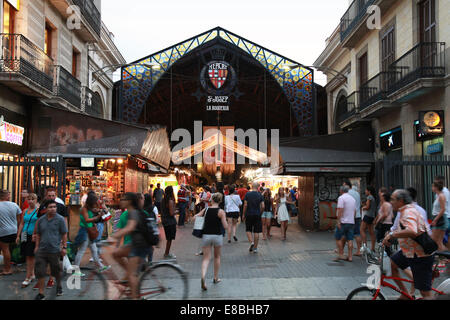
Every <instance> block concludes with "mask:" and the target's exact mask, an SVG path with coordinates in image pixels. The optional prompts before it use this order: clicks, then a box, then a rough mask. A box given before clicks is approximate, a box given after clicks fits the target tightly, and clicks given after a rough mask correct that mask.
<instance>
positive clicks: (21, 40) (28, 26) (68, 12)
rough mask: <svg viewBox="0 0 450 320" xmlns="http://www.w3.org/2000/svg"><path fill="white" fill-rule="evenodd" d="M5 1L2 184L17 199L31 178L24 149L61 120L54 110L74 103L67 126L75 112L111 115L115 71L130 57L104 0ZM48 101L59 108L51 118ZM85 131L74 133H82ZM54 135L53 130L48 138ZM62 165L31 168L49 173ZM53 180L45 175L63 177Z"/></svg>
mask: <svg viewBox="0 0 450 320" xmlns="http://www.w3.org/2000/svg"><path fill="white" fill-rule="evenodd" d="M0 9H1V12H0V17H1V21H0V23H1V28H2V32H1V36H0V49H1V51H0V168H1V169H0V188H3V189H8V190H10V191H11V192H12V196H13V199H14V198H17V196H18V194H19V190H20V188H22V187H26V185H29V184H27V182H29V181H27V179H28V177H27V172H28V171H27V168H31V162H30V161H31V160H26V159H25V158H24V157H25V156H30V153H33V151H34V150H33V142H34V141H33V139H32V138H33V137H35V136H36V134H35V133H36V132H37V131H38V130H41V129H42V130H47V128H50V127H51V125H52V123H53V124H54V123H55V120H54V119H52V117H51V116H55V117H56V113H57V112H63V111H65V112H67V111H68V112H69V113H68V115H69V116H67V117H66V119H65V122H66V123H67V126H69V125H71V124H72V123H71V122H70V118H71V116H70V115H72V114H81V115H86V116H91V117H97V118H102V119H106V120H108V119H111V110H112V90H113V86H114V83H113V76H112V72H113V71H114V70H115V69H117V68H118V66H119V65H122V64H124V63H125V59H124V58H123V57H122V55H121V54H120V52H119V51H118V50H117V47H116V46H115V44H114V39H113V35H112V33H111V32H110V31H109V30H108V29H107V27H106V26H105V24H103V23H102V20H101V1H100V0H95V1H92V0H67V1H65V0H64V1H61V0H58V1H52V0H21V1H17V0H2V1H0ZM41 108H50V109H49V110H54V111H50V112H49V114H50V115H51V116H50V117H49V116H47V117H46V118H45V117H44V115H42V114H41V113H40V110H41ZM70 112H71V113H70ZM42 117H44V118H42ZM33 118H34V119H39V121H38V122H39V126H38V127H34V128H33V126H32V124H33V121H32V120H33ZM41 118H42V119H41ZM41 120H42V121H41ZM69 129H70V128H69ZM33 131H34V132H33ZM79 132H80V131H79V130H78V131H77V132H75V133H74V134H75V135H76V136H77V137H76V138H78V140H81V139H82V137H81V136H80V134H79ZM61 134H63V135H64V134H65V137H66V138H65V139H66V140H67V141H69V140H70V141H72V140H74V139H73V137H69V135H68V134H67V131H64V130H63V131H62V133H61ZM54 138H55V137H53V136H51V135H50V134H48V136H47V142H49V141H52V139H54ZM97 138H98V137H97ZM83 139H85V140H88V139H89V137H87V136H86V135H85V137H84V138H83ZM50 143H52V142H50ZM62 153H64V152H62ZM59 154H61V152H60V153H59ZM47 163H51V162H47V161H43V164H47ZM27 166H28V167H27ZM55 170H56V171H58V170H59V169H58V170H57V168H56V167H51V168H50V167H49V168H46V169H45V170H44V169H42V170H36V169H33V170H31V171H30V172H33V174H37V173H39V175H40V174H41V172H42V174H43V175H45V176H46V177H49V176H51V175H54V172H55ZM38 171H39V172H38ZM60 176H61V177H62V175H60ZM30 179H31V178H30ZM46 179H47V178H46ZM50 180H51V179H47V180H46V181H45V183H46V184H52V185H54V184H55V183H56V182H57V181H56V180H59V181H61V178H58V179H54V180H53V181H50ZM18 182H19V183H18ZM41 182H42V181H41ZM41 182H39V185H40V183H41ZM42 183H44V182H42ZM35 184H36V185H37V184H38V182H35ZM61 185H62V184H61ZM62 188H63V187H62V186H61V190H60V191H61V193H62V192H63V189H62Z"/></svg>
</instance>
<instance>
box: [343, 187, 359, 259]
mask: <svg viewBox="0 0 450 320" xmlns="http://www.w3.org/2000/svg"><path fill="white" fill-rule="evenodd" d="M344 186H347V187H348V188H349V189H350V190H349V191H348V194H349V195H351V196H352V197H353V199H355V201H356V215H355V230H354V231H353V236H354V238H355V241H356V253H355V256H358V257H359V256H361V253H360V250H361V245H362V239H361V231H360V229H361V196H360V194H359V192H358V188H357V187H356V186H352V183H351V182H350V180H344Z"/></svg>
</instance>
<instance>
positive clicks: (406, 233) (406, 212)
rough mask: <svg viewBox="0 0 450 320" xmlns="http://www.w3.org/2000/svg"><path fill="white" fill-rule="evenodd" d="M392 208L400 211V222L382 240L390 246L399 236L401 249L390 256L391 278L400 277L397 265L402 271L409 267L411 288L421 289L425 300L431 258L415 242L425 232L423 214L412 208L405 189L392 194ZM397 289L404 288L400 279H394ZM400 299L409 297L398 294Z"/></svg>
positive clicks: (427, 292) (429, 276) (431, 272)
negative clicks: (411, 279) (412, 281)
mask: <svg viewBox="0 0 450 320" xmlns="http://www.w3.org/2000/svg"><path fill="white" fill-rule="evenodd" d="M391 204H392V208H393V210H394V211H397V212H399V215H400V221H399V226H400V228H398V229H397V230H396V231H394V232H392V231H391V232H390V233H389V234H388V235H387V236H386V237H385V238H384V240H383V244H384V245H385V246H390V245H391V242H392V239H398V242H399V245H400V249H401V250H400V251H398V252H397V253H395V254H394V255H392V256H391V269H392V277H394V278H399V277H400V272H399V268H400V269H402V270H405V269H407V268H408V267H410V268H411V271H412V274H413V278H414V287H415V288H416V289H418V290H419V291H420V294H421V295H422V297H423V298H424V299H427V300H428V299H432V298H433V291H432V290H431V283H432V278H433V263H434V257H433V256H432V255H427V254H425V252H424V250H423V248H422V247H421V246H420V245H419V244H418V243H417V242H416V241H414V238H416V237H417V236H418V235H420V234H422V233H424V232H428V231H429V228H428V227H427V225H426V223H425V221H424V219H423V217H422V216H421V214H420V213H419V211H418V210H417V209H416V208H415V207H414V205H413V200H412V198H411V196H410V194H409V192H408V191H407V190H396V191H395V192H394V193H393V194H392V197H391ZM394 281H395V283H396V284H397V285H398V287H399V288H400V290H402V291H403V292H407V291H406V287H405V284H404V283H403V282H402V281H399V280H394ZM399 300H408V297H405V296H403V295H401V296H400V298H399Z"/></svg>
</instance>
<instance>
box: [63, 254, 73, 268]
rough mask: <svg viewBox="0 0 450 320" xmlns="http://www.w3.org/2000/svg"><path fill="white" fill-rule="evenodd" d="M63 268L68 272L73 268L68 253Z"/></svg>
mask: <svg viewBox="0 0 450 320" xmlns="http://www.w3.org/2000/svg"><path fill="white" fill-rule="evenodd" d="M63 270H64V271H65V272H67V273H70V272H72V270H73V267H72V264H71V263H70V260H69V257H68V256H67V254H66V255H65V256H64V258H63Z"/></svg>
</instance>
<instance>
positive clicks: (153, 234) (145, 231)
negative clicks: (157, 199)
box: [139, 206, 159, 246]
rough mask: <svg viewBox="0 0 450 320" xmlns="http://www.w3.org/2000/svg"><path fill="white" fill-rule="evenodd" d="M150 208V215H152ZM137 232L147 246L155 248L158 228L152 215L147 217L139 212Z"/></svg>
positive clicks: (157, 240) (157, 239) (142, 212)
mask: <svg viewBox="0 0 450 320" xmlns="http://www.w3.org/2000/svg"><path fill="white" fill-rule="evenodd" d="M153 208H154V207H153V206H152V213H153ZM139 213H140V215H139V216H140V218H141V219H140V221H139V231H140V233H141V234H142V236H143V237H144V239H145V241H146V242H147V244H148V245H149V246H156V245H158V243H159V228H158V223H157V221H156V217H155V216H154V214H151V215H150V216H147V215H146V214H145V212H144V211H142V210H141V211H140V212H139Z"/></svg>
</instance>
